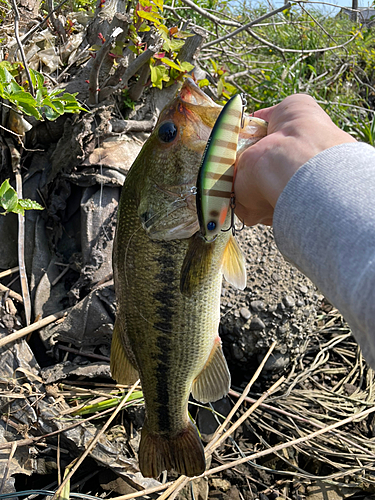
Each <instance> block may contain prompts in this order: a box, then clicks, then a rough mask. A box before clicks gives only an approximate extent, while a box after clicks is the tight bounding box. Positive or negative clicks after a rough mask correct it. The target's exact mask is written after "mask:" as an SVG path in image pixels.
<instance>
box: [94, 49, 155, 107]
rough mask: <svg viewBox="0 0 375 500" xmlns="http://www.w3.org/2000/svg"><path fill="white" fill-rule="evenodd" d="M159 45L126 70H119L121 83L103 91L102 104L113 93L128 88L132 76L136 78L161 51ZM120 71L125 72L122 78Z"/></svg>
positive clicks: (117, 72)
mask: <svg viewBox="0 0 375 500" xmlns="http://www.w3.org/2000/svg"><path fill="white" fill-rule="evenodd" d="M159 42H160V41H159ZM159 42H158V43H157V44H155V45H153V46H152V47H149V48H148V49H147V50H145V51H144V52H143V53H142V54H141V55H139V56H138V57H137V58H136V59H134V61H133V62H132V63H131V64H130V65H129V66H128V67H127V68H124V67H123V66H122V68H118V69H117V71H116V73H115V76H116V77H117V78H118V79H119V80H120V78H121V81H120V82H119V83H118V84H117V85H114V86H112V87H106V88H104V89H103V90H101V91H100V102H102V101H104V100H105V99H107V98H108V97H109V96H110V95H111V94H113V92H116V91H117V90H121V89H123V88H125V87H126V85H127V83H128V81H129V80H130V78H131V77H132V76H134V75H135V74H136V73H137V72H138V71H139V70H140V69H141V68H142V66H143V65H144V64H147V63H148V61H149V60H150V59H151V57H152V56H153V55H154V54H155V53H156V52H158V51H159V50H160V43H159ZM120 69H122V70H123V75H122V77H121V76H120V74H121V73H120Z"/></svg>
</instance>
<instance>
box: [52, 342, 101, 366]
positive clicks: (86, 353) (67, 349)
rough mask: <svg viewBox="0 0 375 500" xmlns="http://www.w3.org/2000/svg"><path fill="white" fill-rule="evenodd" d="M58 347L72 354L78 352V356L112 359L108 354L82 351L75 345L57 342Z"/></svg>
mask: <svg viewBox="0 0 375 500" xmlns="http://www.w3.org/2000/svg"><path fill="white" fill-rule="evenodd" d="M57 347H58V348H59V349H61V350H62V351H66V352H71V353H72V354H77V355H78V356H84V357H86V358H92V359H98V360H100V361H108V363H109V361H110V358H109V357H108V356H101V355H100V354H91V353H88V352H81V351H79V350H78V349H73V347H67V346H65V345H61V344H57Z"/></svg>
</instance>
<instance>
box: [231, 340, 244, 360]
mask: <svg viewBox="0 0 375 500" xmlns="http://www.w3.org/2000/svg"><path fill="white" fill-rule="evenodd" d="M230 353H231V355H232V357H233V359H235V360H237V361H241V360H242V359H243V358H244V354H243V352H242V350H241V348H240V347H239V346H238V345H237V344H235V343H232V344H231V345H230Z"/></svg>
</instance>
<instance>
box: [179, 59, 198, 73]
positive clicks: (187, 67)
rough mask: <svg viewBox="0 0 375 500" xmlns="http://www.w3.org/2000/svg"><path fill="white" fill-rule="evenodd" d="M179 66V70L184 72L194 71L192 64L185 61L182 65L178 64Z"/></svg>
mask: <svg viewBox="0 0 375 500" xmlns="http://www.w3.org/2000/svg"><path fill="white" fill-rule="evenodd" d="M180 66H181V68H182V69H183V70H184V71H191V70H193V69H194V67H195V66H194V65H193V64H190V63H189V62H187V61H184V62H182V63H180Z"/></svg>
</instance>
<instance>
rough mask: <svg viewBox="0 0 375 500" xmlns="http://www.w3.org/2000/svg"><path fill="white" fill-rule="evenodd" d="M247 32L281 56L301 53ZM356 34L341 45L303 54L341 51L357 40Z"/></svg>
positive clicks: (252, 32)
mask: <svg viewBox="0 0 375 500" xmlns="http://www.w3.org/2000/svg"><path fill="white" fill-rule="evenodd" d="M247 31H248V33H249V34H250V35H251V36H252V37H253V38H254V39H255V40H258V42H262V43H264V44H265V45H267V46H268V47H271V48H273V49H275V50H278V51H279V52H280V53H281V54H286V53H294V54H300V53H301V52H302V51H301V49H283V48H282V47H278V46H277V45H275V44H273V43H271V42H269V41H268V40H265V39H264V38H262V37H260V36H259V35H258V34H256V33H255V32H254V31H252V30H251V29H248V30H247ZM358 34H359V33H356V34H355V35H353V36H352V37H351V38H349V40H347V41H346V42H344V43H343V44H341V45H335V46H334V47H322V48H321V49H308V50H306V51H305V53H306V54H307V53H308V54H314V53H317V52H322V53H323V52H329V51H330V50H336V49H341V48H343V47H345V46H346V45H348V44H349V43H351V42H352V41H353V40H355V39H356V38H357V36H358Z"/></svg>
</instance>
